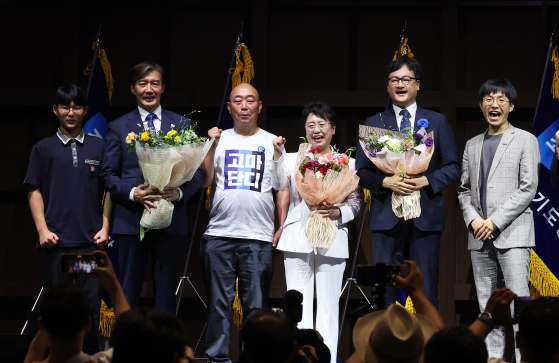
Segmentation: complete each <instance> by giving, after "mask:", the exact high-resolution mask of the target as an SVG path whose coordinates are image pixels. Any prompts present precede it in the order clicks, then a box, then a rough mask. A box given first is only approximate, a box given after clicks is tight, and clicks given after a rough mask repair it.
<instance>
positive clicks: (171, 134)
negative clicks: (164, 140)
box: [167, 130, 177, 139]
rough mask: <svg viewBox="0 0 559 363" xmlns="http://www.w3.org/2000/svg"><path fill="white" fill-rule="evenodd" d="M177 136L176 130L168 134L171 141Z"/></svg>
mask: <svg viewBox="0 0 559 363" xmlns="http://www.w3.org/2000/svg"><path fill="white" fill-rule="evenodd" d="M176 134H177V131H176V130H171V131H169V132H168V133H167V136H169V138H170V139H172V138H173V136H175V135H176Z"/></svg>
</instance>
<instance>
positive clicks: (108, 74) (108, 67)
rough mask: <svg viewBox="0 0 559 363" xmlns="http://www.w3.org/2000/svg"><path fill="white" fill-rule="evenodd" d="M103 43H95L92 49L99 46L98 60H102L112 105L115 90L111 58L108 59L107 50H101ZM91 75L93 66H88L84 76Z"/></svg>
mask: <svg viewBox="0 0 559 363" xmlns="http://www.w3.org/2000/svg"><path fill="white" fill-rule="evenodd" d="M101 43H102V42H94V43H93V46H92V47H91V49H95V46H96V45H97V44H99V53H98V54H97V58H99V59H100V60H101V67H103V74H105V81H106V82H107V92H108V93H109V103H110V102H111V98H112V97H113V93H114V90H115V87H114V80H113V73H112V71H111V64H110V63H109V58H107V53H105V50H104V49H102V48H101ZM90 73H91V64H88V66H87V68H86V69H85V70H84V71H83V74H85V75H86V76H88V75H89V74H90Z"/></svg>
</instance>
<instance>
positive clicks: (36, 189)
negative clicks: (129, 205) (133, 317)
mask: <svg viewBox="0 0 559 363" xmlns="http://www.w3.org/2000/svg"><path fill="white" fill-rule="evenodd" d="M53 112H54V114H55V115H56V116H57V117H58V121H59V122H60V127H59V129H58V131H57V132H56V134H55V135H53V136H50V137H47V138H45V139H43V140H41V141H39V142H38V143H37V144H36V145H35V146H34V147H33V150H32V151H31V158H30V160H29V167H28V168H27V175H26V177H25V181H24V183H25V184H27V185H28V187H29V207H30V209H31V214H32V216H33V220H34V222H35V226H36V227H37V232H38V233H39V240H38V242H37V245H36V248H37V250H38V251H39V255H40V258H41V271H42V281H43V287H44V288H45V289H47V288H49V287H50V286H53V285H57V284H59V283H61V282H73V281H74V279H75V282H76V284H77V285H78V286H79V287H80V288H82V289H83V290H84V291H85V292H86V293H87V295H88V298H89V300H90V302H91V306H90V310H91V315H92V316H93V324H92V332H91V334H90V335H89V337H88V336H86V341H85V346H84V349H88V350H91V351H97V350H99V347H98V344H97V330H98V327H99V311H100V307H101V290H100V284H99V280H97V279H95V278H91V277H89V276H88V275H87V274H76V275H74V274H64V273H62V272H61V271H62V269H61V255H62V254H63V253H82V254H86V253H93V251H95V250H96V249H97V248H101V249H105V248H106V246H107V242H108V234H109V216H110V211H111V205H110V204H111V203H110V198H108V194H107V198H106V201H107V202H106V203H105V208H104V210H103V195H104V190H103V186H102V184H101V178H100V177H99V172H100V168H101V167H100V166H101V163H102V161H103V145H104V141H103V140H102V139H100V138H97V137H94V136H89V135H85V134H84V132H83V130H82V121H83V118H84V116H85V114H86V113H87V100H86V96H85V92H84V91H83V89H81V88H80V87H78V86H76V85H73V84H70V85H67V86H64V87H60V88H58V90H57V91H56V97H55V104H54V106H53Z"/></svg>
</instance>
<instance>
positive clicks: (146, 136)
mask: <svg viewBox="0 0 559 363" xmlns="http://www.w3.org/2000/svg"><path fill="white" fill-rule="evenodd" d="M141 140H142V141H143V142H148V141H149V132H147V131H144V132H142V137H141Z"/></svg>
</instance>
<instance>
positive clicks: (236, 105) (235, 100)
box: [227, 83, 262, 128]
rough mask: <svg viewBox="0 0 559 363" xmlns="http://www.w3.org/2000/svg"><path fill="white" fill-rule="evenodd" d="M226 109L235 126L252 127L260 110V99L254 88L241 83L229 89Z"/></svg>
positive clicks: (254, 125)
mask: <svg viewBox="0 0 559 363" xmlns="http://www.w3.org/2000/svg"><path fill="white" fill-rule="evenodd" d="M227 109H228V110H229V113H230V114H231V117H232V118H233V121H235V127H243V128H246V127H252V128H254V127H256V121H257V120H258V115H259V114H260V111H261V110H262V101H260V95H259V94H258V91H257V90H256V88H254V87H252V86H251V85H250V84H248V83H241V84H240V85H238V86H237V87H235V88H233V90H232V91H231V95H230V96H229V102H228V103H227Z"/></svg>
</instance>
